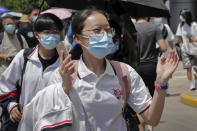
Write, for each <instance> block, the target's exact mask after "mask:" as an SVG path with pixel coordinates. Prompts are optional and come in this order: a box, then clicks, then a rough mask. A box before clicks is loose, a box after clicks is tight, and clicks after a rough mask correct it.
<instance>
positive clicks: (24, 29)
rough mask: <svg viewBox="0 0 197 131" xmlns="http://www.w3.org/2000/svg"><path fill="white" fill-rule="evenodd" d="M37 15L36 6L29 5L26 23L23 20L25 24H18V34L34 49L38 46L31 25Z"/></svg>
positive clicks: (37, 9) (37, 8)
mask: <svg viewBox="0 0 197 131" xmlns="http://www.w3.org/2000/svg"><path fill="white" fill-rule="evenodd" d="M38 14H39V7H38V6H36V5H31V6H30V7H29V11H28V21H27V20H26V19H25V21H26V22H23V23H21V24H19V30H18V32H19V33H20V34H22V35H23V36H24V37H25V39H26V41H27V43H28V45H29V47H30V48H31V47H35V46H36V45H37V44H38V40H37V39H36V38H35V36H34V33H33V24H34V23H35V21H36V19H37V17H38Z"/></svg>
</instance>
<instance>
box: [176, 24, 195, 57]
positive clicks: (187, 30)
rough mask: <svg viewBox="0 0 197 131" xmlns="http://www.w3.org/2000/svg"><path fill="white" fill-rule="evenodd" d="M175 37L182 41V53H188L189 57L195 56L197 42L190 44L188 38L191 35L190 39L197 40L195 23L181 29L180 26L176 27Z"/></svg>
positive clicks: (185, 25)
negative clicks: (179, 37)
mask: <svg viewBox="0 0 197 131" xmlns="http://www.w3.org/2000/svg"><path fill="white" fill-rule="evenodd" d="M176 35H177V36H181V37H182V40H183V46H182V51H184V52H186V53H188V54H189V55H197V42H193V43H190V42H189V38H188V36H190V35H191V38H192V39H197V23H196V22H192V23H191V26H189V25H188V24H184V25H183V26H182V27H181V24H179V25H178V28H177V32H176Z"/></svg>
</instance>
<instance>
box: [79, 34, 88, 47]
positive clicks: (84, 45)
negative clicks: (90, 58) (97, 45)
mask: <svg viewBox="0 0 197 131" xmlns="http://www.w3.org/2000/svg"><path fill="white" fill-rule="evenodd" d="M77 35H78V36H79V37H83V38H86V39H89V36H85V35H81V34H77ZM88 43H89V42H87V43H85V44H88ZM80 45H81V46H83V47H85V48H86V49H87V48H88V47H87V46H85V45H83V44H80ZM88 45H89V44H88Z"/></svg>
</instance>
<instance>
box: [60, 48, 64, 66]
mask: <svg viewBox="0 0 197 131" xmlns="http://www.w3.org/2000/svg"><path fill="white" fill-rule="evenodd" d="M64 59H65V53H64V51H63V50H61V53H60V65H61V64H62V63H63V61H64Z"/></svg>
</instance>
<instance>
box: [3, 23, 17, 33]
mask: <svg viewBox="0 0 197 131" xmlns="http://www.w3.org/2000/svg"><path fill="white" fill-rule="evenodd" d="M15 29H16V27H15V25H13V24H10V25H6V26H5V31H6V32H7V33H9V34H12V33H14V31H15Z"/></svg>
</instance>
